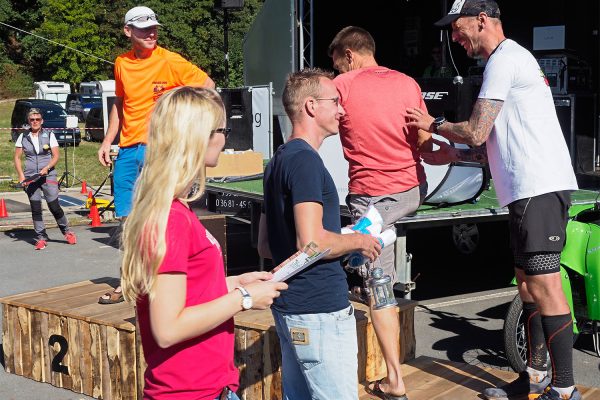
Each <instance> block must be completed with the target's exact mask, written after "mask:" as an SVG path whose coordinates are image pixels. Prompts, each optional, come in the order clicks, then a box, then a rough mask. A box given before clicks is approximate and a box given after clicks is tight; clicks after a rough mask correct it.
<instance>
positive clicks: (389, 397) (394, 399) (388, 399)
mask: <svg viewBox="0 0 600 400" xmlns="http://www.w3.org/2000/svg"><path fill="white" fill-rule="evenodd" d="M381 382H383V378H382V379H379V380H377V381H375V382H372V384H373V389H370V388H369V392H370V394H372V395H373V396H378V397H380V398H382V399H383V400H408V397H406V394H402V395H400V396H396V395H393V394H389V393H385V392H384V391H383V390H381ZM369 385H370V384H369Z"/></svg>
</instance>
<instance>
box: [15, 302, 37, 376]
mask: <svg viewBox="0 0 600 400" xmlns="http://www.w3.org/2000/svg"><path fill="white" fill-rule="evenodd" d="M17 316H18V319H19V330H20V332H19V336H20V337H21V360H20V362H21V367H22V371H21V375H23V376H24V377H26V378H32V377H33V376H32V374H31V329H30V324H29V316H30V312H29V310H28V309H26V308H23V307H19V308H18V309H17Z"/></svg>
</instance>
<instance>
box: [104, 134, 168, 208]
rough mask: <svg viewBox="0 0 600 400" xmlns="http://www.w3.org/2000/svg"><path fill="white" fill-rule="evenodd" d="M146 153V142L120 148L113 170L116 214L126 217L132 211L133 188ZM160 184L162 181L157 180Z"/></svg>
mask: <svg viewBox="0 0 600 400" xmlns="http://www.w3.org/2000/svg"><path fill="white" fill-rule="evenodd" d="M145 155H146V145H145V144H135V145H133V146H129V147H122V148H120V149H119V154H118V155H117V159H116V160H115V170H114V172H113V188H114V192H115V214H117V217H126V216H128V215H129V213H130V212H131V206H132V202H133V188H134V187H135V182H136V181H137V178H138V176H140V172H142V167H143V166H144V156H145ZM157 184H158V185H160V182H157Z"/></svg>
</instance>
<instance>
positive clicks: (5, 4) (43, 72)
mask: <svg viewBox="0 0 600 400" xmlns="http://www.w3.org/2000/svg"><path fill="white" fill-rule="evenodd" d="M262 3H263V0H246V1H245V7H244V9H243V10H236V11H230V12H229V85H228V86H229V87H235V86H242V85H243V57H242V41H243V37H244V34H245V32H246V31H247V30H248V28H249V26H250V24H251V23H252V21H253V19H254V16H255V15H256V13H257V12H258V10H259V9H260V6H261V5H262ZM136 5H138V3H137V2H134V1H129V0H127V1H118V2H112V1H110V2H104V1H102V0H39V1H34V0H0V22H7V21H10V22H7V23H10V24H11V25H14V26H17V27H18V28H21V29H24V30H28V31H33V33H35V34H36V35H39V36H42V37H44V38H47V39H50V40H52V41H55V42H58V43H60V44H61V45H64V46H68V47H69V48H66V47H63V46H60V45H58V44H54V43H50V42H48V41H46V40H43V39H40V38H37V37H35V36H30V35H26V34H23V33H20V32H18V31H16V30H14V29H10V28H7V27H4V26H0V37H2V39H3V43H4V45H3V46H2V45H0V63H1V62H2V60H6V59H8V60H12V61H13V62H15V63H17V64H21V65H23V67H25V69H26V70H27V71H29V73H30V74H31V75H32V77H33V78H34V79H35V80H50V79H52V80H60V81H66V82H70V83H71V84H73V85H74V87H76V86H78V85H79V83H80V82H82V81H89V80H101V79H112V78H113V65H112V64H111V63H112V62H114V59H115V58H116V57H117V56H118V55H119V54H121V53H123V52H125V51H127V50H129V48H130V45H129V42H128V40H127V38H126V37H125V35H124V34H123V17H124V15H125V13H126V12H127V10H128V9H129V8H131V7H133V6H136ZM144 5H147V6H148V7H150V8H152V9H153V10H154V11H155V12H156V13H157V14H158V16H159V21H160V22H161V24H163V27H162V28H160V31H159V39H158V42H159V44H160V45H161V46H163V47H165V48H167V49H169V50H172V51H175V52H178V53H180V54H181V55H182V56H184V57H185V58H187V59H189V60H190V61H191V62H193V63H194V64H196V65H198V66H199V67H200V68H202V69H204V70H205V71H207V72H208V73H209V75H210V76H211V77H212V78H213V80H215V82H216V83H217V85H220V86H223V84H224V81H225V80H224V78H225V76H224V73H225V63H224V53H223V50H224V48H223V11H222V10H215V9H214V0H198V1H194V2H190V1H188V0H185V1H183V0H170V1H168V2H165V1H164V0H148V1H146V2H145V3H144ZM84 53H87V54H84ZM94 56H95V57H98V58H101V59H104V60H107V61H109V62H106V61H102V60H100V59H98V58H95V57H94Z"/></svg>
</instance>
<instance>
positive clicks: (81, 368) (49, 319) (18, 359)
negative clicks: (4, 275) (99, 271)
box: [0, 278, 143, 400]
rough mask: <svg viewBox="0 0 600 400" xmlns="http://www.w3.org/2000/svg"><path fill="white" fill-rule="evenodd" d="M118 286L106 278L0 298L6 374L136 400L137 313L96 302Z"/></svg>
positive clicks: (123, 305) (100, 395) (99, 395)
mask: <svg viewBox="0 0 600 400" xmlns="http://www.w3.org/2000/svg"><path fill="white" fill-rule="evenodd" d="M118 284H119V280H118V279H115V278H102V279H98V280H94V281H86V282H79V283H74V284H71V285H65V286H60V287H56V288H51V289H43V290H38V291H36V292H31V293H24V294H20V295H16V296H10V297H5V298H3V299H0V302H2V303H3V332H2V343H3V349H4V360H5V369H6V371H7V372H10V373H14V374H17V375H22V376H24V377H27V378H30V379H34V380H36V381H39V382H47V383H50V384H52V385H54V386H57V387H62V388H65V389H70V390H72V391H74V392H77V393H84V394H86V395H88V396H92V397H96V398H103V399H115V400H118V399H135V398H137V393H136V391H137V388H136V385H137V379H138V378H137V377H138V375H137V374H138V371H137V365H138V364H140V362H143V361H141V360H140V357H142V359H143V355H142V352H141V351H137V346H136V339H135V312H134V309H133V307H132V306H131V305H129V304H127V303H125V302H123V303H120V304H114V305H110V306H107V305H101V304H98V303H97V302H98V297H100V296H101V295H103V294H104V293H106V292H109V291H111V290H113V288H114V287H116V286H117V285H118Z"/></svg>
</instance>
